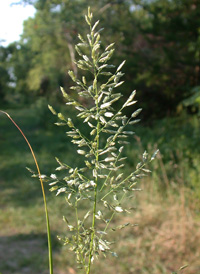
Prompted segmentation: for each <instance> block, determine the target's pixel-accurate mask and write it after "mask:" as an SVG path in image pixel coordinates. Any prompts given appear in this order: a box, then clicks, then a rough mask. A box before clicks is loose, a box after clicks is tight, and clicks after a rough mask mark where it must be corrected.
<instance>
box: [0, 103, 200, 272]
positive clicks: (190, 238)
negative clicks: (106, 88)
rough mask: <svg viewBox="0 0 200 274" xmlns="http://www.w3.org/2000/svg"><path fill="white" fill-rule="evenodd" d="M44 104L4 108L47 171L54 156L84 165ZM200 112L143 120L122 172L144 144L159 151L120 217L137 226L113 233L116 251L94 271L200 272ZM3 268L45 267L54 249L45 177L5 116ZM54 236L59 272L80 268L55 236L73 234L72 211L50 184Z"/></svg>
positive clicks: (1, 141)
mask: <svg viewBox="0 0 200 274" xmlns="http://www.w3.org/2000/svg"><path fill="white" fill-rule="evenodd" d="M42 109H43V106H42V107H41V106H38V105H32V106H29V107H23V108H18V109H10V110H9V109H6V111H8V112H9V113H10V115H11V116H12V117H13V119H14V120H15V121H16V122H17V123H18V125H19V126H20V127H21V129H22V130H23V131H24V133H25V134H26V136H27V138H28V139H29V141H30V143H31V145H32V147H33V149H34V151H35V154H36V156H37V160H38V162H39V165H40V169H41V172H42V173H43V174H47V175H50V174H51V173H54V172H55V168H56V167H57V163H56V161H55V156H57V157H58V158H60V159H61V160H62V161H64V162H66V163H70V164H73V165H74V166H78V165H79V159H78V158H77V156H76V154H75V149H74V147H73V146H72V144H71V143H70V140H69V139H68V138H67V136H66V134H65V132H66V129H65V128H63V127H61V128H60V127H57V126H55V125H53V123H54V122H56V120H54V117H52V115H51V113H50V112H48V110H47V109H46V110H42ZM199 129H200V128H199V124H198V120H197V119H196V118H193V117H192V118H188V117H187V116H186V117H182V118H180V119H172V118H171V119H165V120H163V121H159V122H156V124H152V125H151V126H150V127H147V126H142V125H140V126H137V127H136V128H135V132H136V135H135V136H134V137H133V138H132V140H131V144H130V145H129V147H128V148H127V151H126V152H127V156H128V160H127V163H126V166H125V169H124V172H126V171H127V172H128V171H129V170H130V169H131V168H134V166H135V164H136V163H137V162H138V160H139V159H140V157H141V156H142V153H143V152H144V150H147V151H149V152H150V153H153V151H154V150H155V149H157V148H159V149H160V154H159V155H158V157H157V159H156V160H155V161H154V162H153V164H152V166H151V167H150V169H151V170H152V174H151V175H150V176H149V177H147V178H145V179H143V180H142V181H141V183H140V187H141V188H142V191H140V192H137V193H136V194H135V198H134V199H132V200H131V201H127V203H131V206H132V207H133V208H134V210H133V211H132V213H131V214H129V215H124V216H123V217H121V219H117V218H116V219H115V222H116V224H123V223H127V222H130V223H132V224H135V226H130V227H127V228H125V229H124V230H123V231H119V232H112V234H111V235H112V240H113V242H115V243H114V244H113V248H114V249H115V250H116V252H117V254H118V258H114V257H111V256H110V257H109V256H108V257H107V258H101V260H99V262H98V263H97V265H96V267H95V269H93V270H92V273H94V274H100V273H102V271H103V272H104V273H105V274H110V273H116V274H124V273H127V274H146V273H148V274H167V273H169V274H170V273H171V272H172V271H177V270H178V269H179V268H180V267H181V266H182V265H185V264H188V265H189V266H188V267H187V268H186V269H184V270H183V271H182V272H180V273H187V274H198V273H200V218H199V216H200V215H199V214H200V211H199V210H200V146H199V140H200V139H199V138H200V130H199ZM0 163H1V164H0V210H1V213H0V273H2V274H25V273H29V274H39V273H40V274H46V273H48V250H47V238H46V234H45V233H46V226H45V214H44V208H43V200H42V193H41V189H40V183H39V181H38V180H37V179H35V178H32V177H31V174H30V173H29V172H28V171H27V169H26V167H29V168H32V169H34V170H35V167H34V163H33V159H32V156H31V154H30V151H29V148H28V147H27V144H26V143H25V141H24V139H23V137H22V136H21V135H20V133H19V132H18V131H17V129H16V128H15V127H14V125H13V124H12V123H11V122H10V121H9V120H8V119H7V117H6V116H5V117H4V116H3V115H0ZM45 189H46V194H47V203H48V209H49V215H50V224H51V230H52V238H53V253H54V271H55V273H56V274H75V273H79V272H78V270H77V268H76V265H75V260H74V259H73V256H72V254H71V253H70V252H69V251H68V249H67V247H65V246H62V245H61V243H60V242H59V241H58V240H57V235H64V234H65V233H67V227H66V224H65V223H64V222H63V220H62V218H63V215H64V216H71V218H73V216H72V215H71V210H70V209H69V207H68V205H67V204H66V202H65V200H64V197H63V196H62V195H60V196H58V197H55V194H54V193H51V192H49V187H48V185H47V184H46V185H45Z"/></svg>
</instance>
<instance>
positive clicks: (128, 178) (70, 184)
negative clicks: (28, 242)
mask: <svg viewBox="0 0 200 274" xmlns="http://www.w3.org/2000/svg"><path fill="white" fill-rule="evenodd" d="M85 20H86V23H87V24H88V26H89V34H88V35H87V37H86V39H85V38H83V37H82V36H81V35H80V34H79V35H78V38H79V40H80V43H78V44H77V45H76V46H75V49H76V51H77V53H78V55H79V57H80V59H79V60H78V61H77V62H76V65H77V67H78V68H79V69H81V70H84V71H88V72H89V73H90V74H91V75H92V80H90V81H89V82H88V80H87V79H86V77H85V76H83V77H82V79H81V80H79V79H78V78H77V77H76V75H75V74H74V72H73V71H69V76H70V77H71V79H72V81H73V82H74V83H75V85H74V86H72V87H71V90H73V91H76V92H77V93H78V96H79V98H80V100H79V101H76V100H75V99H74V96H73V95H72V96H71V95H70V94H69V92H68V93H67V92H66V91H65V90H64V89H63V88H62V87H61V92H62V94H63V96H64V98H65V99H66V100H67V105H73V106H74V107H75V109H76V110H77V111H78V114H77V117H78V118H80V119H82V120H83V123H85V126H86V128H87V131H88V132H89V134H87V135H85V134H84V133H83V132H82V131H81V129H80V128H79V127H78V126H76V125H75V123H74V121H73V120H72V118H71V117H66V116H65V115H63V114H62V113H61V112H59V113H57V112H56V111H55V110H54V108H53V107H52V106H50V105H49V109H50V110H51V112H52V113H53V114H54V115H56V116H57V117H58V118H59V120H60V122H58V123H56V124H57V125H58V126H68V127H69V128H70V130H69V131H68V132H67V135H68V136H69V137H71V139H72V143H73V144H75V145H77V147H78V149H77V153H78V155H80V156H78V157H81V159H82V166H81V167H80V168H78V167H74V166H70V165H69V164H65V163H63V162H61V161H60V160H59V159H58V158H57V162H58V167H57V169H56V170H57V171H59V170H62V171H63V170H65V173H64V176H63V177H62V176H59V175H56V174H51V175H50V177H49V178H47V177H45V179H49V180H51V179H52V180H51V182H50V183H49V184H50V185H51V189H50V191H56V196H58V195H60V194H61V193H62V194H64V196H65V199H66V201H67V203H68V206H70V207H71V208H72V210H74V216H75V220H72V223H71V222H70V220H69V219H68V218H67V217H63V219H64V221H65V222H66V225H67V227H68V230H69V233H68V234H67V235H66V236H64V237H59V239H60V240H61V241H63V243H64V244H65V245H68V246H69V249H70V250H71V251H74V253H75V255H76V260H77V263H78V264H79V267H80V268H81V269H83V270H84V273H86V274H90V273H91V265H92V263H93V261H94V260H96V259H97V258H98V257H99V256H100V255H104V256H106V255H107V254H112V255H113V256H115V257H117V253H116V252H114V251H113V250H112V241H110V240H109V230H113V231H115V230H119V229H120V230H121V229H123V228H125V227H127V226H129V225H130V226H134V224H131V223H124V224H122V225H120V226H118V227H115V225H113V224H112V223H113V219H114V218H115V217H116V218H119V216H120V214H125V213H130V212H131V210H132V209H131V208H126V207H125V206H124V201H125V200H126V199H132V198H133V197H134V193H135V192H136V191H138V190H140V189H139V188H138V187H137V182H138V180H139V179H141V178H143V177H144V176H146V174H148V173H150V170H149V169H147V168H145V166H146V165H147V164H149V163H150V162H151V161H152V160H153V159H154V158H155V156H156V154H157V152H158V150H156V152H155V153H154V154H153V155H152V156H151V157H150V158H149V156H148V153H147V152H146V151H145V152H144V153H143V156H142V160H141V161H140V162H139V163H138V164H137V166H136V169H135V170H134V171H132V172H131V173H129V174H124V173H123V172H121V171H120V170H121V169H122V168H123V167H124V165H125V164H124V161H125V159H126V157H124V156H123V149H124V146H125V145H127V144H129V142H128V140H129V136H132V135H133V134H134V132H133V131H132V130H131V129H130V130H128V129H127V127H130V128H131V126H132V125H134V124H136V123H137V122H138V121H139V120H138V119H136V117H137V116H138V114H139V113H140V112H141V109H136V110H134V111H133V113H132V115H130V117H128V116H126V115H125V114H124V110H125V108H127V107H133V106H134V105H135V103H136V102H137V101H135V94H136V91H135V90H134V91H133V92H132V93H131V95H130V96H129V98H128V99H127V100H126V101H125V103H124V104H123V105H122V107H121V108H120V109H119V110H118V111H115V109H114V107H113V106H114V103H116V102H117V101H118V100H119V99H120V98H121V97H122V94H121V93H116V92H114V90H115V89H116V88H118V87H120V86H121V85H122V84H123V81H121V80H120V79H121V77H122V76H123V73H122V71H121V69H122V67H123V65H124V64H125V61H123V62H122V63H121V64H120V65H119V66H118V67H117V68H116V69H115V66H113V65H112V64H109V60H110V59H111V57H112V55H113V52H114V43H112V44H110V45H108V46H107V47H106V48H105V49H104V50H103V49H102V48H101V41H100V32H101V30H102V29H99V30H97V27H98V24H99V21H97V22H95V23H93V15H92V13H91V12H90V8H88V14H87V15H86V16H85ZM110 70H111V71H112V72H111V71H110ZM102 76H103V77H104V78H103V81H100V79H101V78H102ZM90 78H91V77H90ZM82 102H87V103H84V104H83V103H82ZM84 132H86V130H85V131H84ZM86 204H88V205H89V207H88V206H87V207H86V208H85V214H84V216H83V218H80V213H79V210H80V208H81V209H83V208H84V207H85V205H86Z"/></svg>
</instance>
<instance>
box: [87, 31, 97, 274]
mask: <svg viewBox="0 0 200 274" xmlns="http://www.w3.org/2000/svg"><path fill="white" fill-rule="evenodd" d="M90 32H91V33H92V30H91V26H90ZM93 41H94V37H92V45H93ZM91 49H92V46H91ZM93 68H94V79H96V80H97V73H96V69H95V60H94V59H93ZM95 95H96V98H97V97H98V88H97V86H96V90H95ZM96 108H97V116H98V114H99V104H98V102H97V101H96ZM99 133H100V121H99V118H98V120H97V135H96V142H97V146H96V163H98V161H99V153H98V150H99ZM95 168H96V169H97V167H95ZM95 181H96V186H95V190H94V191H95V193H94V206H93V218H92V235H91V241H90V254H89V261H88V269H87V274H90V268H91V262H92V251H93V246H94V236H95V215H96V205H97V187H98V176H96V180H95Z"/></svg>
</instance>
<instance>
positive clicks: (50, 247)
mask: <svg viewBox="0 0 200 274" xmlns="http://www.w3.org/2000/svg"><path fill="white" fill-rule="evenodd" d="M0 112H1V113H4V114H5V115H6V116H7V117H8V118H9V119H10V120H11V122H12V123H13V124H14V125H15V127H16V128H17V129H18V130H19V131H20V133H21V135H22V136H23V137H24V139H25V141H26V143H27V144H28V146H29V149H30V151H31V154H32V156H33V159H34V162H35V165H36V168H37V171H38V175H39V180H40V184H41V189H42V196H43V201H44V209H45V216H46V227H47V239H48V251H49V273H50V274H53V256H52V244H51V233H50V231H51V230H50V224H49V214H48V210H47V202H46V196H45V191H44V185H43V181H42V177H41V172H40V168H39V165H38V162H37V159H36V156H35V153H34V151H33V149H32V147H31V145H30V143H29V141H28V139H27V138H26V136H25V135H24V133H23V131H22V130H21V128H20V127H19V126H18V125H17V124H16V123H15V121H14V120H13V119H12V118H11V117H10V115H9V114H8V113H7V112H5V111H2V110H0Z"/></svg>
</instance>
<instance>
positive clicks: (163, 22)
mask: <svg viewBox="0 0 200 274" xmlns="http://www.w3.org/2000/svg"><path fill="white" fill-rule="evenodd" d="M15 2H16V1H15ZM18 3H26V4H27V3H28V4H32V5H34V7H35V8H36V13H35V16H34V17H33V18H29V19H28V20H26V21H25V22H24V31H23V35H22V37H21V40H20V41H18V42H16V43H13V44H11V45H9V46H8V47H7V48H2V47H1V51H5V52H6V57H5V58H3V60H1V68H2V69H3V70H4V71H3V73H2V74H1V79H0V80H1V90H2V91H1V93H2V92H3V93H4V94H7V96H6V97H7V99H8V101H9V100H11V95H12V94H15V96H16V94H18V97H17V98H20V100H21V101H27V100H29V99H30V98H31V100H32V99H33V96H35V98H36V97H38V96H43V97H46V98H48V99H50V100H52V101H55V100H62V99H61V96H60V92H59V86H63V87H65V89H66V90H67V88H68V87H69V86H70V85H71V82H70V81H71V80H70V79H69V77H68V76H67V74H66V71H67V70H68V69H71V70H73V71H74V72H75V74H76V73H77V68H76V66H75V64H74V63H73V61H74V59H75V58H76V55H75V52H74V49H73V48H74V45H75V44H76V42H77V41H76V39H77V34H78V33H79V32H81V33H82V34H84V32H85V30H84V29H83V26H82V22H83V16H84V14H85V13H86V10H87V7H88V5H90V6H91V8H92V11H93V12H94V13H95V15H96V17H97V18H99V19H100V21H101V25H102V26H106V30H105V33H104V37H105V38H103V39H102V41H101V42H102V45H105V44H109V43H112V42H113V41H115V42H116V45H117V46H116V51H117V52H116V54H115V56H117V60H115V59H114V57H113V60H112V62H113V63H114V64H119V63H120V61H123V60H125V59H126V60H127V62H126V66H125V67H124V69H125V70H126V71H125V75H126V76H124V80H125V83H126V84H125V85H126V86H125V87H124V94H125V95H126V96H128V91H129V90H130V88H132V87H134V88H135V89H137V92H138V93H137V94H138V99H139V102H140V105H141V107H143V109H144V111H143V115H144V116H145V118H146V119H152V118H160V117H164V116H166V115H175V114H177V108H178V109H179V111H180V108H179V105H180V102H182V101H183V100H184V99H186V98H188V97H190V96H191V95H192V90H193V88H194V87H196V86H199V84H200V57H199V56H200V29H199V25H200V9H199V7H198V5H197V1H196V0H172V1H169V0H154V1H152V0H151V1H147V0H117V1H108V0H102V1H94V0H87V1H86V0H81V1H80V0H74V1H69V0H62V1H61V0H21V1H18ZM4 55H5V54H4ZM11 72H12V73H11ZM88 77H89V76H88ZM10 78H11V79H10ZM10 82H12V88H13V92H12V94H11V93H9V91H8V89H7V86H8V85H9V83H10ZM126 91H127V92H126ZM18 100H19V99H18ZM146 119H145V120H146Z"/></svg>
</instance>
